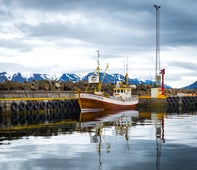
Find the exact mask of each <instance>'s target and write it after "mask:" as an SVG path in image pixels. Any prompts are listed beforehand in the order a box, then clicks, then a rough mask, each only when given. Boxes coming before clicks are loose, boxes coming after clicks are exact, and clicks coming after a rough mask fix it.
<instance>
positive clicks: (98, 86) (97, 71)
mask: <svg viewBox="0 0 197 170" xmlns="http://www.w3.org/2000/svg"><path fill="white" fill-rule="evenodd" d="M97 53H98V56H97V68H96V73H97V76H98V79H99V82H98V84H97V90H98V92H100V91H101V83H100V63H99V58H100V53H99V50H98V51H97Z"/></svg>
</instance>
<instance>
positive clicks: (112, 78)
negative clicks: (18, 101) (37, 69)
mask: <svg viewBox="0 0 197 170" xmlns="http://www.w3.org/2000/svg"><path fill="white" fill-rule="evenodd" d="M91 74H93V73H92V72H91V73H88V74H87V75H85V76H78V75H76V74H68V73H64V74H62V75H61V76H56V75H54V76H52V75H49V74H39V73H34V74H29V75H25V74H22V73H15V74H13V75H8V74H7V73H6V72H1V73H0V82H3V81H6V80H9V81H14V82H25V81H27V82H32V81H33V80H38V81H39V80H50V81H52V80H55V81H63V82H66V81H72V82H78V81H81V80H82V81H87V80H88V77H89V76H90V75H91ZM103 74H104V73H102V72H101V73H100V77H101V78H102V77H103ZM117 81H124V76H123V75H121V74H107V73H106V75H105V76H104V79H103V83H104V84H105V83H115V82H117ZM129 84H135V85H139V84H147V85H148V84H154V81H152V80H140V79H137V78H134V79H130V78H129ZM165 88H171V87H170V86H168V85H165ZM184 88H186V89H194V88H197V81H196V82H194V83H193V84H191V85H189V86H186V87H184Z"/></svg>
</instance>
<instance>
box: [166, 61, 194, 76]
mask: <svg viewBox="0 0 197 170" xmlns="http://www.w3.org/2000/svg"><path fill="white" fill-rule="evenodd" d="M168 64H169V66H173V67H180V68H184V69H187V70H191V71H194V73H196V71H197V63H192V62H180V61H172V62H169V63H168Z"/></svg>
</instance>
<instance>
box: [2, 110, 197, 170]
mask: <svg viewBox="0 0 197 170" xmlns="http://www.w3.org/2000/svg"><path fill="white" fill-rule="evenodd" d="M6 126H7V125H6ZM6 128H7V130H6V131H5V129H6ZM0 131H1V138H0V169H2V170H5V169H6V170H12V169H14V170H19V169H20V170H27V169H28V170H31V169H33V170H34V169H35V170H49V169H55V170H58V169H69V170H70V169H71V170H77V169H80V170H83V169H84V170H93V169H98V170H116V169H117V170H119V169H137V170H147V169H148V170H160V169H161V170H166V169H168V170H174V169H176V170H195V169H197V112H196V111H193V112H188V113H160V112H157V113H156V112H152V113H151V112H140V111H138V110H127V111H121V112H118V113H114V112H113V113H102V112H97V113H83V114H81V116H80V118H79V120H75V121H61V122H56V123H49V122H45V123H44V124H42V125H22V126H15V127H13V126H11V127H10V129H9V128H8V127H5V124H3V122H2V123H1V130H0Z"/></svg>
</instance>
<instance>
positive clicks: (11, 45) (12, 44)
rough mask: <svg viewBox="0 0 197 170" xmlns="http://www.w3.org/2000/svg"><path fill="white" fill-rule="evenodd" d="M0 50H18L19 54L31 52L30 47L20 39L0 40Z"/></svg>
mask: <svg viewBox="0 0 197 170" xmlns="http://www.w3.org/2000/svg"><path fill="white" fill-rule="evenodd" d="M0 48H7V49H10V50H18V51H21V52H27V51H31V50H32V49H33V47H32V45H30V44H28V43H27V42H24V40H22V39H1V40H0Z"/></svg>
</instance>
